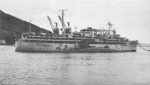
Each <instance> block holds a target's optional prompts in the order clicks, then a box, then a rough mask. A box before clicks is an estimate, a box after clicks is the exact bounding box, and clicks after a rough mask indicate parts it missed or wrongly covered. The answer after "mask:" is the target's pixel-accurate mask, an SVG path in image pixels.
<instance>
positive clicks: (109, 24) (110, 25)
mask: <svg viewBox="0 0 150 85" xmlns="http://www.w3.org/2000/svg"><path fill="white" fill-rule="evenodd" d="M108 27H109V34H110V29H111V28H112V24H111V23H110V22H108Z"/></svg>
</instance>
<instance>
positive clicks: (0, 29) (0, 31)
mask: <svg viewBox="0 0 150 85" xmlns="http://www.w3.org/2000/svg"><path fill="white" fill-rule="evenodd" d="M1 27H2V26H1V9H0V40H1V33H2V28H1Z"/></svg>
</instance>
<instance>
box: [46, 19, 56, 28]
mask: <svg viewBox="0 0 150 85" xmlns="http://www.w3.org/2000/svg"><path fill="white" fill-rule="evenodd" d="M47 18H48V21H49V23H50V25H51V28H52V30H54V28H55V27H54V25H53V23H52V20H51V18H50V17H49V16H47Z"/></svg>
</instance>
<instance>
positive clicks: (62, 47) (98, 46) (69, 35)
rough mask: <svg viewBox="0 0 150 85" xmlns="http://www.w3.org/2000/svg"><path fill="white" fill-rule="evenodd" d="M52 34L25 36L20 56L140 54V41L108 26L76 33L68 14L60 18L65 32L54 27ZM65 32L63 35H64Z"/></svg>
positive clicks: (19, 43)
mask: <svg viewBox="0 0 150 85" xmlns="http://www.w3.org/2000/svg"><path fill="white" fill-rule="evenodd" d="M47 17H48V20H49V22H50V25H51V27H52V31H53V32H52V33H51V34H44V33H43V34H42V35H36V34H35V33H32V32H29V33H23V34H22V37H21V38H20V39H17V40H16V42H15V51H16V52H65V53H95V52H96V53H98V52H99V53H101V52H136V50H137V44H138V40H129V39H128V38H125V37H121V36H120V34H117V33H116V30H115V29H113V25H112V24H111V23H110V22H108V24H107V25H108V29H104V28H103V29H100V28H99V29H96V28H92V27H87V28H86V29H81V30H80V31H79V32H77V31H75V32H72V29H71V27H70V22H67V24H68V26H66V25H65V22H64V10H62V16H59V20H60V21H61V24H62V28H61V29H59V28H58V24H57V23H56V26H54V25H53V23H52V21H51V18H50V17H49V16H47ZM60 32H61V33H60Z"/></svg>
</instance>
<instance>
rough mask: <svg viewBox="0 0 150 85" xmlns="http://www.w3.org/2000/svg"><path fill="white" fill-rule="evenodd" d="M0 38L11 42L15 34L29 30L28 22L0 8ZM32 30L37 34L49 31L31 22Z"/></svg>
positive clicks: (8, 42)
mask: <svg viewBox="0 0 150 85" xmlns="http://www.w3.org/2000/svg"><path fill="white" fill-rule="evenodd" d="M0 19H1V20H0V23H1V24H0V32H1V33H0V34H1V35H0V38H1V39H4V40H5V41H6V43H7V44H13V43H14V41H15V35H17V36H19V35H20V34H21V33H23V32H28V31H29V25H30V23H29V22H26V21H23V20H21V19H19V18H17V17H15V16H12V15H10V14H6V13H4V12H3V11H1V10H0ZM31 30H32V32H35V33H36V34H39V33H40V32H41V31H42V32H50V31H48V30H45V29H43V28H41V27H38V26H36V25H34V24H31Z"/></svg>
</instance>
